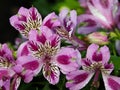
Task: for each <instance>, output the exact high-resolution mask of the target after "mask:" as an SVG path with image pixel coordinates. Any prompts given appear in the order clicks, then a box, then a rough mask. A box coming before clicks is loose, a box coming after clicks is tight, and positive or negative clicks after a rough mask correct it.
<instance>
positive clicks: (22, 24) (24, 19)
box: [10, 7, 42, 38]
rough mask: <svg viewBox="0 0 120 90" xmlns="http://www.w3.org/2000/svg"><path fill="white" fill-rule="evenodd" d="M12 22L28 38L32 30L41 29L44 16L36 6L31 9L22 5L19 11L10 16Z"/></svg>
mask: <svg viewBox="0 0 120 90" xmlns="http://www.w3.org/2000/svg"><path fill="white" fill-rule="evenodd" d="M10 23H11V25H12V26H13V27H14V28H15V29H17V30H18V31H19V32H20V33H21V34H22V35H23V36H24V37H26V38H27V37H28V33H29V31H30V30H32V29H36V30H39V27H40V26H41V24H42V17H41V15H40V14H39V12H38V10H37V9H36V8H34V7H31V8H29V9H27V8H24V7H21V8H20V9H19V11H18V13H17V14H16V15H14V16H12V17H11V18H10Z"/></svg>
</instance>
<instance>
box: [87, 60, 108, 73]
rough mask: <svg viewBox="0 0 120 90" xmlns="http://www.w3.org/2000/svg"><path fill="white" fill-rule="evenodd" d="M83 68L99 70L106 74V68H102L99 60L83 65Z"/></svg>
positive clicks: (93, 70)
mask: <svg viewBox="0 0 120 90" xmlns="http://www.w3.org/2000/svg"><path fill="white" fill-rule="evenodd" d="M85 70H87V71H91V72H96V71H101V72H103V73H104V74H108V70H107V69H105V68H104V66H103V65H102V63H101V62H97V63H96V62H95V63H93V64H91V65H90V66H85Z"/></svg>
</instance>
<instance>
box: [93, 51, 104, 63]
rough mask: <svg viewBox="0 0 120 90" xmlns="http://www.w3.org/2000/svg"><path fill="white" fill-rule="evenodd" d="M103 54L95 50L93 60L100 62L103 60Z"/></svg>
mask: <svg viewBox="0 0 120 90" xmlns="http://www.w3.org/2000/svg"><path fill="white" fill-rule="evenodd" d="M102 58H103V57H102V54H101V52H94V54H93V56H92V60H94V61H96V62H99V61H102Z"/></svg>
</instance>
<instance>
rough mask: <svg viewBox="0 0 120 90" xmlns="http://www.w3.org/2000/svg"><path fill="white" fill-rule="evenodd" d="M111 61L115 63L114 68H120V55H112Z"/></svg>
mask: <svg viewBox="0 0 120 90" xmlns="http://www.w3.org/2000/svg"><path fill="white" fill-rule="evenodd" d="M110 62H112V63H113V64H114V69H116V70H120V57H118V56H111V58H110Z"/></svg>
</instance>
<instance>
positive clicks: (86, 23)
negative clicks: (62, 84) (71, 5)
mask: <svg viewBox="0 0 120 90" xmlns="http://www.w3.org/2000/svg"><path fill="white" fill-rule="evenodd" d="M79 2H80V4H81V6H82V7H84V8H85V9H86V12H85V14H81V15H79V16H77V12H76V11H75V10H71V11H69V10H67V9H63V10H61V12H60V13H59V15H57V14H55V12H52V13H50V14H48V15H47V16H46V17H45V18H44V19H43V20H42V16H41V14H40V13H39V12H38V10H37V9H36V8H35V7H31V8H29V9H27V8H24V7H21V8H20V9H19V11H18V13H17V14H16V15H14V16H12V17H11V18H10V24H11V25H12V26H13V27H14V28H15V29H16V30H18V31H19V32H20V34H21V36H22V39H20V38H18V39H17V41H16V45H15V48H16V49H17V51H16V54H15V55H13V53H14V51H12V50H11V49H10V48H8V46H7V44H1V45H0V89H2V90H18V87H19V85H20V83H21V80H23V81H24V82H25V83H30V82H31V81H32V80H33V77H35V76H36V77H37V75H39V74H40V73H41V72H42V74H43V76H44V78H45V79H46V80H47V81H48V82H49V83H50V84H52V85H55V84H57V83H58V82H59V81H60V74H61V73H62V75H65V76H66V80H67V82H66V88H68V89H69V90H80V89H82V88H84V87H85V86H86V85H87V84H88V83H89V81H90V80H91V79H92V80H91V81H92V83H91V87H90V89H91V90H93V88H99V86H100V78H101V77H100V75H102V78H103V82H104V86H105V89H106V90H119V89H120V77H119V75H117V76H114V75H113V73H112V71H113V70H114V67H115V66H114V64H113V63H112V62H110V61H109V60H110V56H111V54H114V55H116V56H117V54H118V55H120V48H119V46H120V31H119V29H120V25H119V23H120V21H119V20H120V19H119V17H120V9H119V8H120V6H119V2H118V0H79ZM81 35H83V37H82V36H81ZM110 40H111V41H114V42H115V43H114V48H115V49H116V51H115V50H113V52H112V51H111V52H110V50H109V45H110V43H111V41H110ZM21 41H22V42H21ZM64 44H65V45H64ZM89 44H90V45H89ZM99 45H100V46H99ZM107 45H108V46H107ZM82 52H86V57H84V55H83V54H82ZM116 52H117V53H116Z"/></svg>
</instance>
